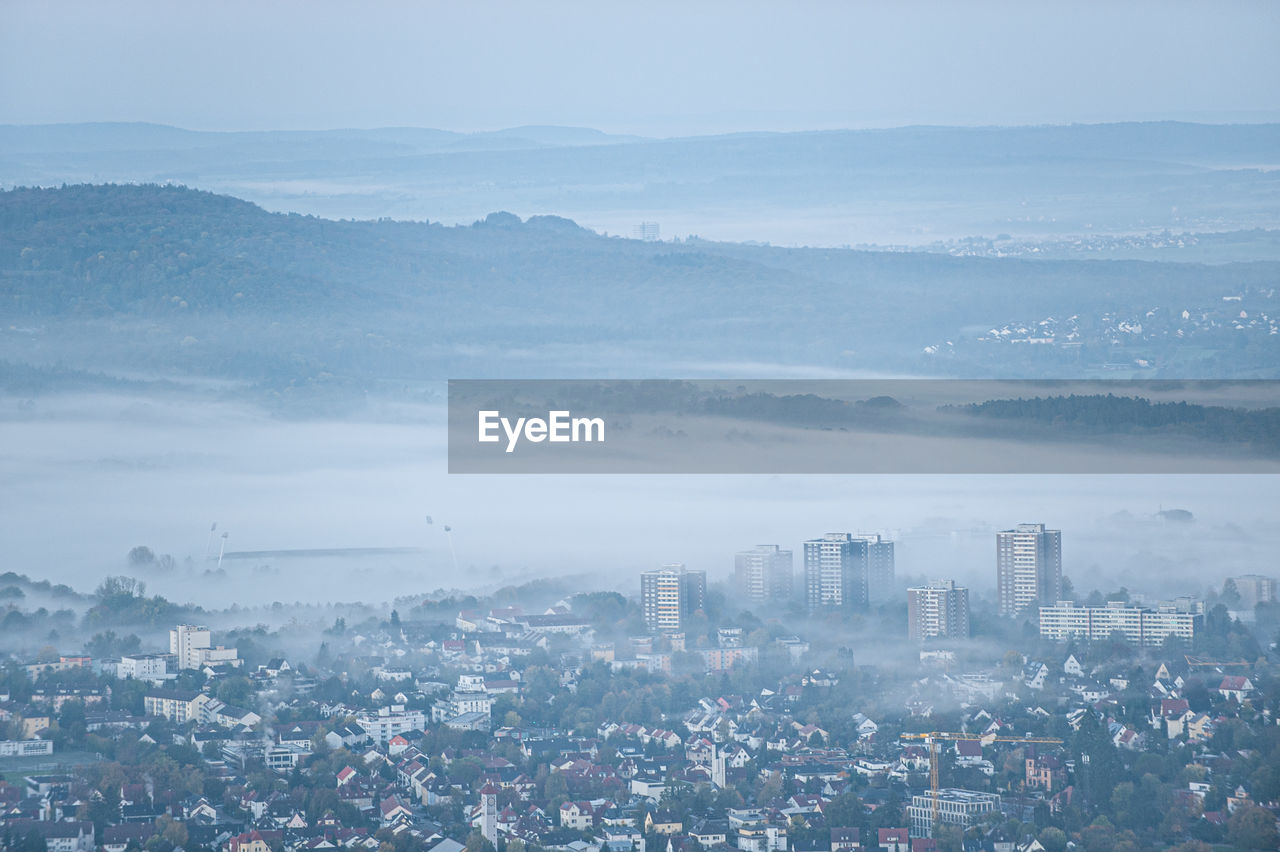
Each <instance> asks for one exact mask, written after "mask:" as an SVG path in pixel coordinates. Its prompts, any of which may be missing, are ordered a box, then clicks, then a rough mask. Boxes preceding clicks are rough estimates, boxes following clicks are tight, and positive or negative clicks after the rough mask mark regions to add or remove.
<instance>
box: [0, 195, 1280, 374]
mask: <svg viewBox="0 0 1280 852" xmlns="http://www.w3.org/2000/svg"><path fill="white" fill-rule="evenodd" d="M1278 273H1280V264H1274V263H1248V264H1229V265H1221V266H1201V265H1196V264H1169V263H1140V262H1120V261H1112V262H1107V261H1023V260H1011V259H981V258H953V257H946V256H939V255H928V254H898V253H874V252H858V251H849V250H836V249H779V248H769V247H759V246H744V245H736V244H721V243H711V242H705V241H696V240H691V241H686V242H680V243H673V242H658V243H646V242H639V241H633V240H624V239H619V238H610V237H604V236H600V235H597V234H595V233H593V232H591V231H587V230H584V229H582V228H579V227H578V226H576V225H575V224H574V223H572V222H570V221H568V220H566V219H560V218H556V217H533V218H531V219H529V220H527V221H521V220H520V219H519V218H517V217H515V216H512V215H510V214H502V213H495V214H492V215H490V216H489V217H487V218H486V219H484V220H483V221H480V222H477V223H475V224H474V225H471V226H458V227H444V226H441V225H438V224H427V223H406V222H392V221H376V222H372V221H361V222H357V221H331V220H324V219H318V218H314V217H304V216H297V215H283V214H274V213H267V212H265V211H263V210H262V209H260V208H258V207H256V206H254V205H252V204H249V203H246V202H243V201H239V200H236V199H233V198H228V197H225V196H218V195H213V194H209V193H205V192H198V191H194V190H190V189H185V188H180V187H173V186H164V187H161V186H133V185H128V186H110V185H108V186H101V185H96V186H87V185H85V186H68V187H63V188H59V189H18V190H13V191H9V192H4V193H0V293H2V299H3V300H2V301H0V304H3V322H2V323H0V329H2V333H0V358H4V359H5V360H7V361H10V362H29V363H36V364H53V363H58V364H63V365H65V366H66V367H68V368H92V369H113V368H129V369H131V370H138V369H154V370H163V371H164V372H165V373H166V374H167V375H173V374H180V373H195V374H199V375H213V376H228V377H237V378H246V379H250V380H253V381H259V382H282V381H283V382H296V381H299V380H309V379H313V378H314V377H316V376H318V375H325V376H329V377H341V378H342V379H343V380H344V381H347V382H349V383H353V384H355V385H358V386H367V385H368V384H369V383H370V382H374V381H376V380H380V379H393V380H397V381H399V380H402V379H412V378H443V377H446V376H449V375H473V376H474V375H531V374H544V375H559V376H565V375H605V374H608V375H624V374H625V375H681V374H688V373H689V372H691V371H692V369H696V368H695V367H691V366H690V365H697V364H703V363H707V362H712V363H726V362H728V363H734V364H745V365H746V366H744V367H740V368H739V369H738V372H739V373H742V372H750V371H752V370H753V369H754V367H753V366H751V365H761V364H768V365H803V366H806V367H810V368H841V369H851V370H856V369H874V370H884V369H893V370H899V371H911V372H932V373H940V374H967V375H995V374H999V375H1013V376H1018V375H1066V376H1078V375H1092V374H1095V373H1097V372H1098V371H1099V370H1102V369H1103V368H1104V367H1107V368H1108V369H1112V370H1114V369H1115V368H1116V367H1117V365H1119V366H1125V367H1129V368H1133V369H1140V370H1142V371H1144V372H1143V374H1144V375H1146V374H1150V375H1152V376H1157V375H1167V376H1175V377H1191V376H1223V377H1226V376H1240V375H1268V376H1270V375H1275V373H1276V369H1277V365H1280V357H1277V355H1280V347H1277V343H1276V342H1277V341H1280V335H1277V334H1276V333H1275V332H1274V331H1273V329H1274V323H1273V321H1272V320H1271V317H1272V316H1273V315H1280V305H1277V304H1276V302H1277V299H1278V294H1277V292H1276V283H1277V281H1278V280H1280V274H1278ZM1046 319H1048V320H1051V321H1052V324H1051V325H1049V326H1046V325H1045V323H1044V321H1045V320H1046ZM1046 328H1048V329H1049V330H1048V331H1046ZM1001 329H1007V331H1006V332H1005V333H1002V334H995V332H998V331H1000V330H1001ZM1135 329H1136V330H1135ZM1046 335H1048V337H1047V338H1046ZM1033 338H1035V339H1036V341H1037V342H1036V343H1031V342H1028V341H1030V340H1031V339H1033ZM1019 342H1022V343H1023V345H1019ZM1046 343H1047V344H1048V345H1037V344H1046ZM926 350H929V351H926ZM719 372H721V373H723V372H725V370H724V369H720V370H719Z"/></svg>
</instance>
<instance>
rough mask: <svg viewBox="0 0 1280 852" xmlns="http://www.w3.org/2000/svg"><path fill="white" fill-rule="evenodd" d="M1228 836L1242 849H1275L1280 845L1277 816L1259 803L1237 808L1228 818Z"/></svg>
mask: <svg viewBox="0 0 1280 852" xmlns="http://www.w3.org/2000/svg"><path fill="white" fill-rule="evenodd" d="M1227 837H1228V838H1230V840H1231V842H1232V843H1234V844H1235V845H1236V846H1237V847H1238V848H1241V849H1275V848H1277V846H1280V837H1278V836H1277V834H1276V818H1275V816H1274V815H1272V813H1271V812H1270V811H1268V810H1267V809H1266V808H1261V807H1258V806H1257V805H1246V806H1244V807H1239V808H1236V812H1235V813H1233V814H1232V815H1231V817H1230V818H1229V819H1228V820H1227Z"/></svg>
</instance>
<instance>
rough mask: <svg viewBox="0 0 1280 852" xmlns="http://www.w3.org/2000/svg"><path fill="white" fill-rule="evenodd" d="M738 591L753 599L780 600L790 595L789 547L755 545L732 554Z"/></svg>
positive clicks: (760, 601) (761, 600)
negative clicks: (784, 548) (785, 548)
mask: <svg viewBox="0 0 1280 852" xmlns="http://www.w3.org/2000/svg"><path fill="white" fill-rule="evenodd" d="M733 562H734V577H735V579H736V581H737V585H738V591H739V593H741V594H742V596H743V597H745V598H746V599H747V600H749V601H753V602H755V603H768V602H773V601H777V602H783V601H787V600H789V599H790V598H791V578H792V560H791V551H790V550H783V549H782V548H780V547H778V545H776V544H761V545H757V546H756V547H755V548H753V549H752V550H744V551H742V552H741V553H738V554H737V555H736V556H734V560H733Z"/></svg>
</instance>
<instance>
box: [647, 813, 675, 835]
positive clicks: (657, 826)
mask: <svg viewBox="0 0 1280 852" xmlns="http://www.w3.org/2000/svg"><path fill="white" fill-rule="evenodd" d="M644 831H645V834H663V835H672V834H679V833H680V832H681V831H684V823H683V822H681V820H680V817H679V816H678V815H676V814H675V813H673V812H671V811H668V810H665V809H662V810H657V811H650V812H649V813H648V814H647V815H646V816H645V818H644Z"/></svg>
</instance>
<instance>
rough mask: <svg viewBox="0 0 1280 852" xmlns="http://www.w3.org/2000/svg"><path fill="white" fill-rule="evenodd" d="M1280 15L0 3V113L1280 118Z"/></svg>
mask: <svg viewBox="0 0 1280 852" xmlns="http://www.w3.org/2000/svg"><path fill="white" fill-rule="evenodd" d="M1278 43H1280V4H1277V3H1274V2H1236V3H1231V2H1223V3H1212V4H1210V3H1203V2H1195V3H1188V2H1169V0H1163V2H1132V3H1123V4H1115V3H1091V2H1081V0H1071V1H1070V2H1034V3H1026V2H1016V3H1015V2H990V1H989V0H985V1H984V0H974V1H973V2H966V3H954V2H947V3H929V2H915V3H893V4H888V3H851V2H834V0H832V1H831V2H786V3H781V2H774V3H757V2H750V0H748V2H732V3H730V2H699V3H689V2H687V0H686V2H666V0H648V2H631V3H600V2H557V1H556V0H548V2H543V3H516V2H488V0H476V1H475V2H467V3H455V2H449V3H444V2H425V3H407V2H405V3H390V2H376V0H374V2H362V3H336V2H324V0H319V2H316V0H313V1H312V2H305V3H304V2H294V1H293V0H281V2H271V3H262V2H238V1H237V0H230V1H229V2H218V3H207V2H184V0H158V1H157V0H121V2H111V3H101V2H59V3H50V2H47V0H45V2H26V0H5V2H3V3H0V123H4V124H38V123H59V122H81V121H149V122H157V123H164V124H173V125H178V126H182V127H187V128H192V129H201V130H254V129H257V130H265V129H323V128H339V127H386V126H418V127H439V128H445V129H450V130H463V131H474V130H490V129H498V128H502V127H511V126H518V125H523V124H557V125H573V126H590V127H596V128H599V129H602V130H606V131H609V132H617V133H636V134H642V135H651V136H671V135H688V134H699V133H716V132H731V131H741V130H797V129H818V128H833V127H877V126H895V125H904V124H979V125H981V124H1037V123H1066V122H1077V121H1081V122H1095V121H1115V120H1154V119H1183V120H1198V121H1260V120H1278V119H1280V50H1276V49H1275V46H1276V44H1278Z"/></svg>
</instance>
